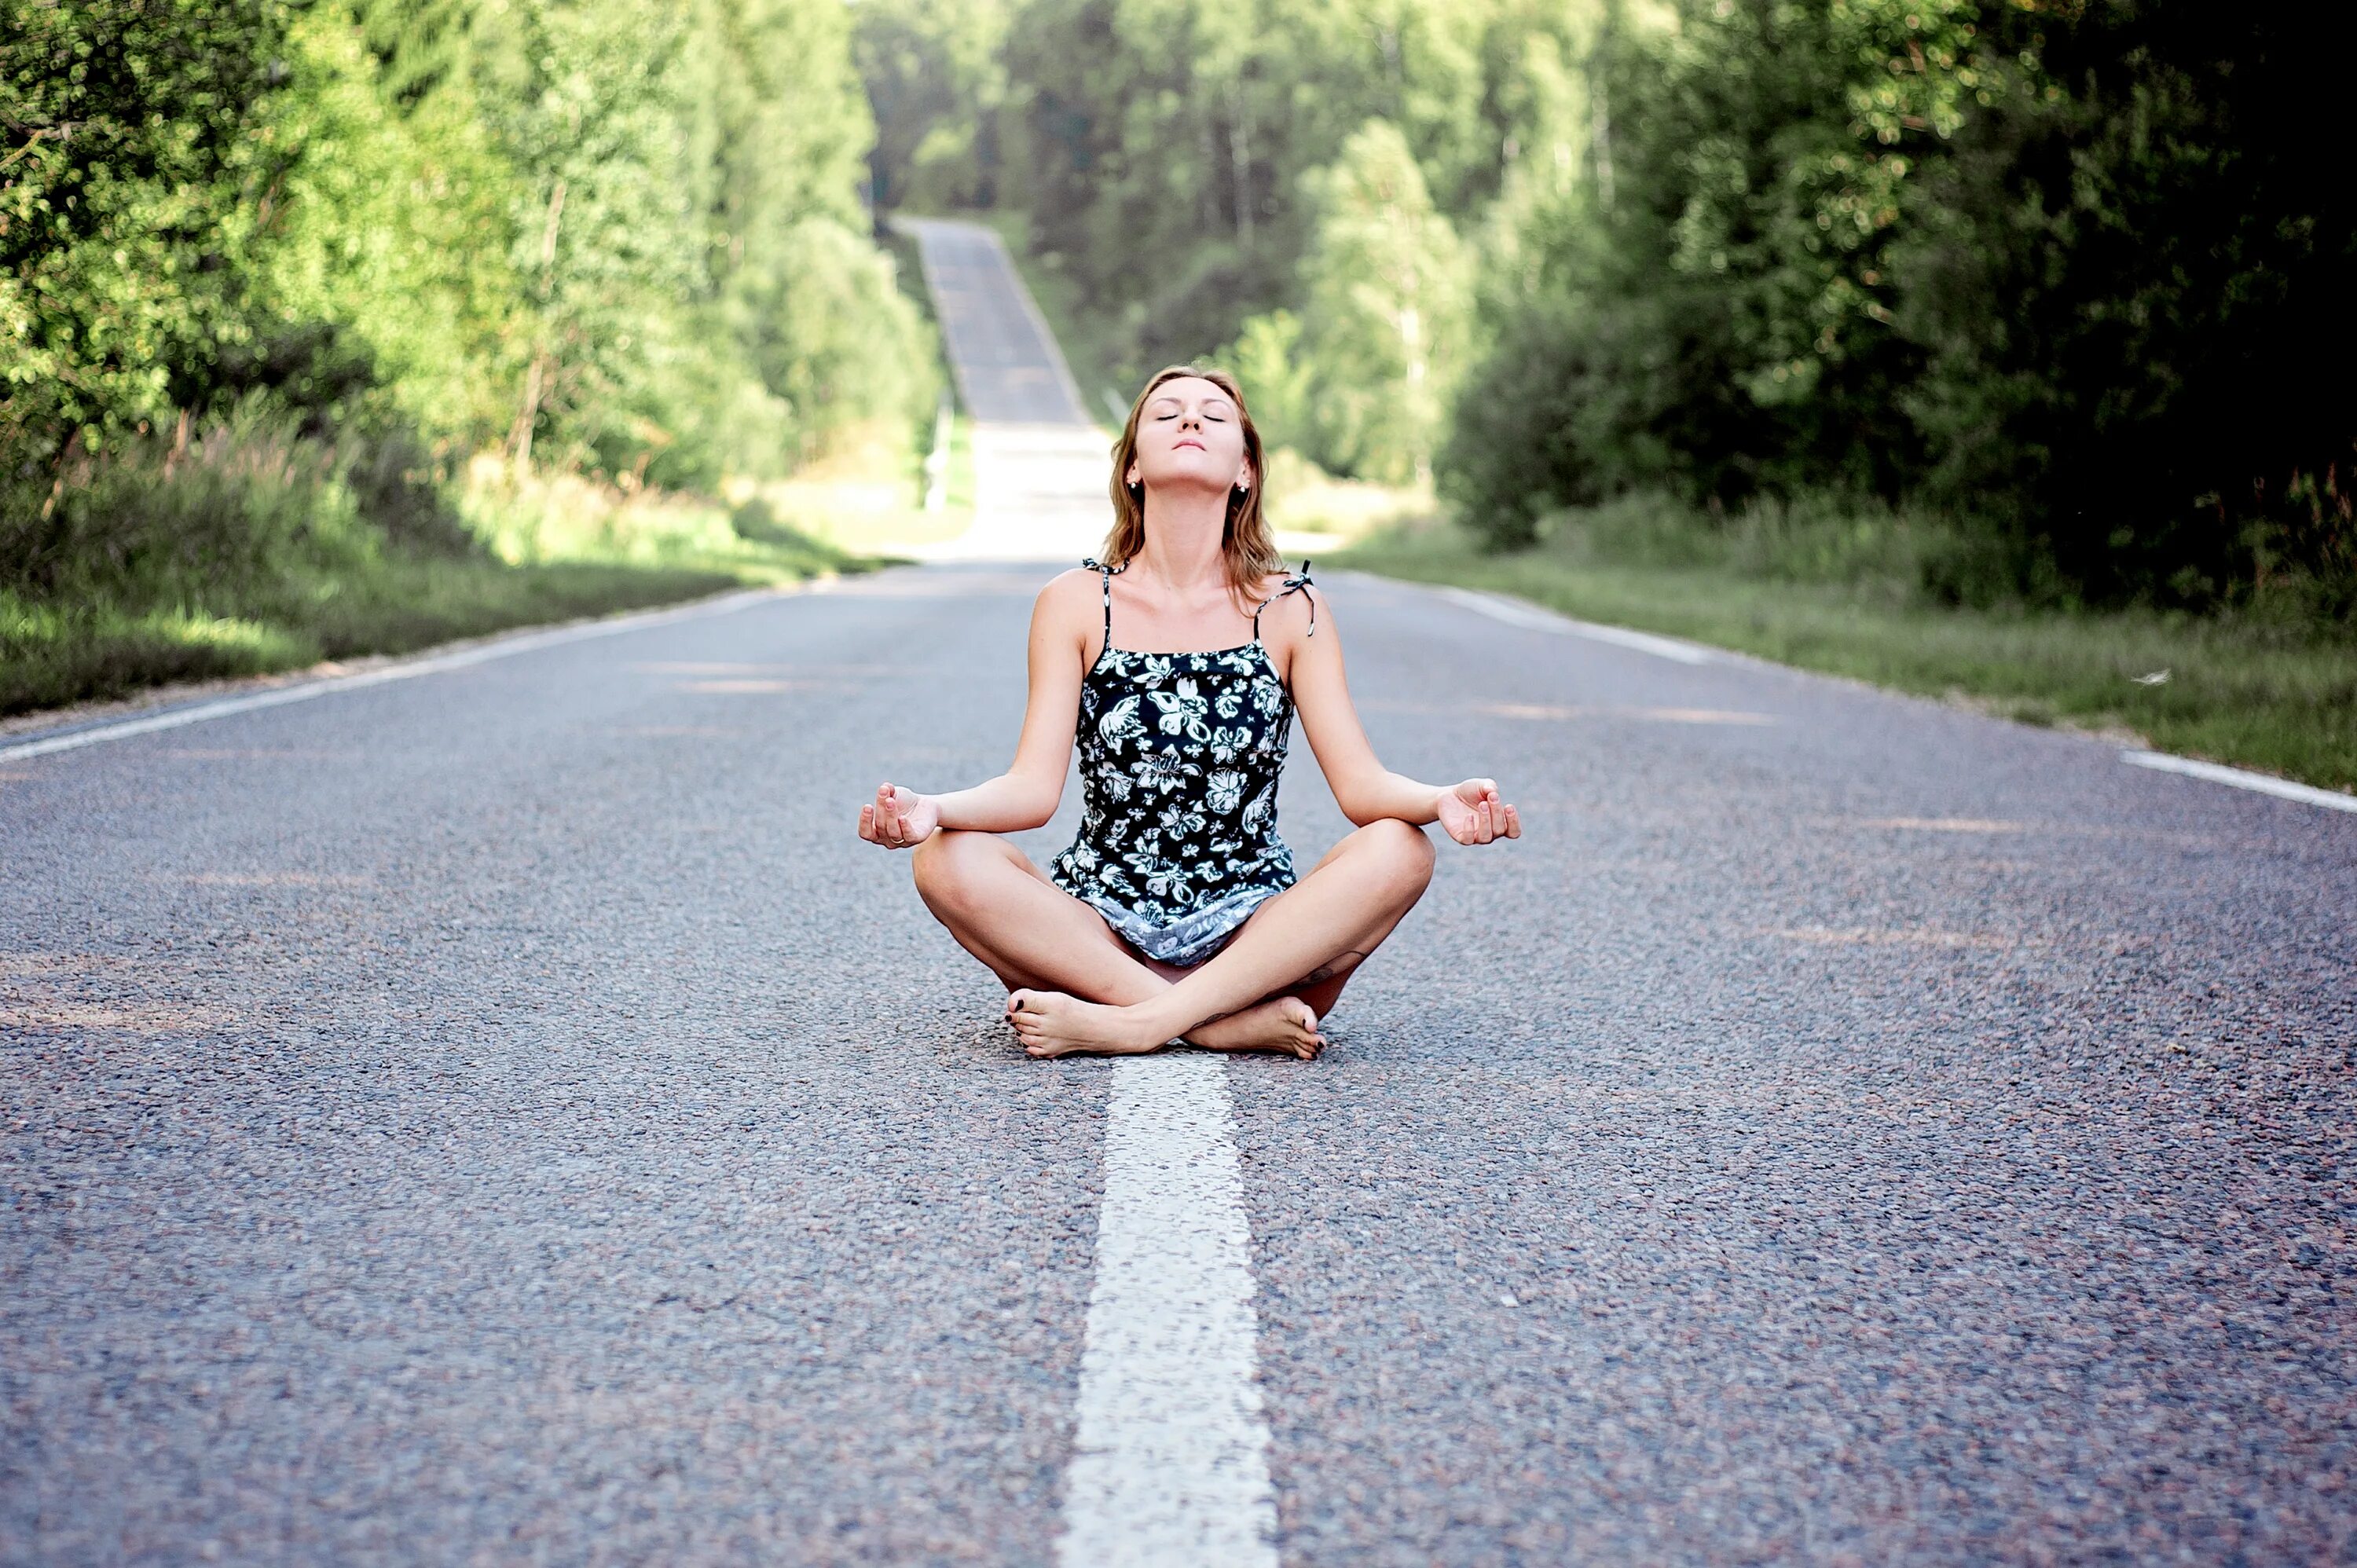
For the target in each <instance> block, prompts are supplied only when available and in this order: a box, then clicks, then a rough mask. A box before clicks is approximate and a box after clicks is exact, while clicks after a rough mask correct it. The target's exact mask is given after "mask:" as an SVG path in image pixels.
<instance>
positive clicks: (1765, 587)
mask: <svg viewBox="0 0 2357 1568" xmlns="http://www.w3.org/2000/svg"><path fill="white" fill-rule="evenodd" d="M1943 544H1944V542H1943V540H1942V539H1941V538H1940V536H1939V532H1938V530H1937V529H1936V528H1935V527H1932V526H1930V525H1925V524H1923V523H1921V522H1920V521H1918V522H1910V521H1909V520H1905V519H1894V518H1879V519H1878V518H1863V519H1860V518H1846V519H1844V518H1834V517H1829V516H1824V515H1822V514H1821V515H1818V516H1813V517H1811V516H1799V517H1794V516H1791V515H1781V516H1780V515H1772V514H1771V515H1769V516H1766V517H1760V516H1754V517H1750V518H1747V519H1741V520H1734V521H1731V522H1730V523H1727V524H1716V525H1714V524H1709V523H1706V522H1702V521H1699V520H1695V519H1694V518H1693V517H1692V515H1691V514H1688V513H1684V511H1683V509H1676V508H1674V507H1673V506H1672V505H1671V504H1670V503H1664V502H1661V501H1658V500H1648V499H1633V500H1629V501H1623V502H1618V503H1614V504H1613V505H1611V506H1609V507H1606V508H1601V509H1595V510H1587V511H1579V512H1572V513H1566V514H1565V515H1564V516H1562V517H1561V518H1558V519H1556V520H1554V523H1553V526H1552V527H1551V529H1549V530H1548V531H1547V532H1545V533H1544V534H1543V537H1542V539H1541V542H1539V543H1538V544H1536V545H1534V546H1532V547H1530V548H1527V549H1523V550H1519V551H1514V552H1511V553H1488V552H1485V551H1484V550H1483V549H1482V548H1481V547H1480V543H1479V542H1477V541H1476V540H1475V539H1474V538H1473V537H1472V536H1470V535H1469V534H1468V533H1466V532H1463V531H1461V530H1459V529H1458V528H1455V527H1453V526H1449V525H1448V524H1445V523H1431V522H1427V523H1425V524H1422V525H1417V526H1413V527H1404V528H1398V529H1394V530H1392V531H1390V532H1384V533H1381V534H1378V535H1376V536H1374V537H1372V538H1370V539H1369V540H1368V541H1367V542H1364V543H1362V544H1361V545H1360V546H1358V547H1357V548H1355V549H1353V550H1351V551H1349V552H1348V553H1345V554H1343V555H1341V556H1339V557H1337V558H1336V560H1335V564H1337V565H1346V566H1351V567H1354V568H1357V569H1359V570H1362V571H1368V572H1374V573H1379V574H1382V575H1387V576H1393V577H1400V578H1405V579H1409V580H1413V581H1418V582H1427V583H1447V584H1454V585H1460V586H1465V587H1472V588H1483V589H1490V590H1493V591H1497V592H1501V593H1508V594H1513V595H1516V596H1521V597H1523V598H1526V599H1529V600H1532V601H1534V602H1535V603H1538V604H1541V605H1544V606H1546V607H1549V608H1552V609H1555V610H1559V611H1562V612H1563V613H1565V614H1567V615H1571V616H1575V617H1577V618H1580V619H1583V620H1592V621H1599V622H1604V623H1607V624H1610V625H1615V626H1626V627H1634V628H1641V629H1643V630H1647V631H1655V632H1663V633H1667V634H1669V635H1672V636H1676V637H1684V638H1688V639H1693V640H1694V641H1696V642H1703V643H1709V644H1712V645H1715V646H1717V647H1721V648H1728V649H1734V650H1739V651H1741V652H1745V653H1751V654H1756V655H1759V656H1760V657H1761V658H1765V659H1770V660H1776V661H1778V662H1780V663H1785V664H1791V665H1794V666H1797V667H1799V668H1801V669H1804V670H1814V671H1824V672H1826V673H1829V674H1835V675H1844V676H1848V677H1851V678H1854V679H1857V680H1860V681H1867V682H1873V683H1876V684H1878V685H1883V686H1889V687H1895V688H1897V689H1898V690H1900V691H1904V692H1911V693H1921V694H1923V695H1928V696H1933V697H1939V698H1944V699H1947V700H1949V701H1953V702H1959V703H1966V704H1969V705H1971V706H1974V707H1976V708H1979V709H1981V710H1983V711H1986V712H1988V713H1992V714H1997V715H1999V716H2002V717H2006V718H2010V719H2015V720H2018V721H2020V722H2022V723H2027V724H2035V725H2069V726H2072V727H2074V728H2084V729H2091V730H2098V731H2112V732H2126V733H2130V734H2133V735H2135V736H2140V737H2142V738H2143V739H2144V740H2145V741H2146V742H2147V744H2149V745H2150V746H2154V747H2155V748H2157V749H2159V750H2163V751H2169V752H2176V753H2179V754H2181V755H2185V756H2190V757H2204V758H2208V759H2210V760H2212V761H2216V762H2222V763H2228V764H2232V765H2233V766H2237V767H2243V768H2258V769H2261V770H2264V771H2266V772H2270V773H2276V774H2279V775H2282V776H2284V777H2287V778H2290V779H2298V780H2300V781H2301V782H2303V783H2308V784H2314V785H2320V786H2323V787H2325V788H2327V789H2352V788H2357V636H2352V634H2351V632H2350V631H2349V629H2348V628H2341V627H2336V626H2334V625H2332V624H2331V623H2330V622H2325V621H2320V620H2319V619H2318V618H2315V617H2314V616H2312V615H2310V614H2308V613H2306V610H2305V607H2304V606H2302V605H2300V604H2298V603H2295V602H2292V601H2290V600H2288V599H2287V600H2285V601H2281V602H2277V603H2275V604H2270V605H2262V606H2260V607H2254V608H2247V609H2238V610H2233V611H2227V612H2222V613H2219V614H2215V615H2208V616H2195V615H2190V614H2185V613H2178V612H2160V611H2153V610H2141V609H2129V610H2107V611H2091V610H2085V609H2074V608H2061V607H2056V608H2046V607H2028V606H2024V605H2020V604H2011V605H2007V604H1994V605H1990V606H1987V607H1970V606H1959V605H1948V604H1942V603H1938V602H1935V601H1934V600H1933V599H1932V597H1931V596H1929V595H1928V594H1927V593H1926V591H1925V588H1924V582H1925V577H1926V571H1927V568H1929V569H1930V571H1931V575H1932V576H1933V577H1934V578H1936V577H1937V575H1938V570H1937V565H1936V564H1937V562H1938V561H1939V559H1940V558H1941V553H1942V550H1943ZM2164 671H2165V672H2166V679H2158V677H2159V676H2161V674H2162V672H2164Z"/></svg>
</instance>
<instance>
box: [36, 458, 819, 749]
mask: <svg viewBox="0 0 2357 1568" xmlns="http://www.w3.org/2000/svg"><path fill="white" fill-rule="evenodd" d="M44 478H48V483H47V484H46V485H44V484H40V483H38V482H30V481H21V482H20V483H19V484H18V485H16V487H14V488H12V489H8V490H5V491H0V714H8V713H17V712H22V711H25V710H27V709H31V708H39V707H48V706H54V705H57V704H59V703H70V702H76V701H81V700H84V699H90V698H101V697H113V696H120V695H123V694H124V693H128V692H132V691H135V690H136V689H138V688H140V687H142V686H146V685H151V684H154V683H156V682H166V681H179V680H193V679H202V678H210V677H218V676H231V675H250V674H257V673H261V672H264V671H274V670H284V669H288V668H293V667H296V666H300V665H304V664H308V663H311V662H315V661H317V660H322V659H343V658H350V657H353V656H356V655H361V654H369V653H392V652H403V651H407V650H412V649H415V648H419V647H424V646H426V645H428V644H431V643H434V642H437V641H443V640H447V639H450V638H453V637H463V636H470V635H478V634H481V633H485V632H490V631H494V630H498V629H500V628H506V627H511V626H517V625H524V624H530V623H533V622H536V621H545V620H551V619H562V618H571V617H576V616H582V615H590V614H597V613H602V612H605V611H609V610H616V609H625V608H634V607H642V606H647V605H653V604H662V603H667V602H671V601H674V600H678V599H682V598H688V597H693V596H697V595H699V594H705V593H711V592H716V591H718V590H720V589H723V588H726V587H730V586H733V585H738V584H742V583H748V582H777V581H782V580H787V579H791V578H792V577H796V576H803V575H811V574H813V573H816V572H821V571H827V570H837V569H845V568H848V567H853V566H856V564H858V563H857V562H856V561H855V560H854V559H853V558H850V557H847V556H845V555H844V554H843V553H841V552H839V551H836V550H834V548H832V547H831V546H828V545H826V544H823V543H821V542H817V541H815V540H813V539H811V538H808V537H806V536H804V535H802V534H801V533H799V532H794V531H792V530H791V529H789V528H786V527H784V526H783V525H782V524H779V523H776V522H775V521H771V522H770V526H769V527H768V529H767V531H766V532H762V531H759V530H757V531H756V534H757V536H753V537H748V534H747V533H746V532H743V531H741V530H740V529H739V528H738V527H737V525H736V523H735V521H732V518H731V515H730V512H729V510H728V509H726V507H723V506H721V505H720V504H718V503H716V502H712V501H705V500H697V499H686V498H680V497H673V496H663V495H657V494H653V493H651V492H647V491H644V490H631V489H623V488H619V487H615V486H610V485H597V484H594V483H591V482H588V481H585V480H581V479H578V478H562V479H553V480H543V479H539V478H534V477H533V476H531V475H529V474H510V473H507V472H506V471H505V470H504V469H500V467H498V466H497V465H492V466H491V467H490V468H484V467H476V468H474V469H472V470H470V471H469V473H468V474H467V475H465V476H452V475H449V474H447V473H443V472H441V471H439V470H438V469H437V468H436V466H435V463H434V461H433V459H432V456H431V455H430V454H427V453H425V452H423V451H421V450H419V449H417V448H416V447H415V446H414V445H411V444H408V443H406V442H404V441H403V440H401V439H400V438H398V437H397V436H395V437H386V438H382V439H379V440H373V441H365V442H364V441H361V440H359V439H356V438H353V437H350V436H347V437H345V438H343V439H342V440H341V441H339V442H338V443H336V444H334V445H329V444H325V443H322V442H319V441H316V440H310V439H307V438H305V437H303V436H302V435H299V434H298V433H296V431H294V430H292V429H290V428H289V427H287V426H286V425H285V424H283V423H273V422H272V421H270V420H268V419H265V418H259V417H238V418H232V419H230V420H226V421H223V422H221V424H217V425H214V426H212V427H210V428H208V429H205V430H203V431H200V432H191V431H189V430H188V429H187V428H186V427H185V426H184V427H182V429H181V430H179V431H178V432H176V433H175V434H174V435H172V436H171V437H169V438H159V439H157V440H155V441H153V442H149V443H146V444H144V445H139V446H132V447H130V448H127V449H124V450H122V451H119V452H114V453H110V454H108V455H106V456H103V457H87V456H86V457H82V458H81V459H80V460H78V461H76V462H74V463H72V464H70V466H69V467H67V468H66V469H64V470H63V471H62V472H60V473H59V474H58V475H56V476H54V477H53V478H51V477H47V476H45V477H44Z"/></svg>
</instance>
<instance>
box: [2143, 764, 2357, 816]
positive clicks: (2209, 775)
mask: <svg viewBox="0 0 2357 1568" xmlns="http://www.w3.org/2000/svg"><path fill="white" fill-rule="evenodd" d="M2120 760H2121V761H2122V762H2127V763H2133V764H2135V765H2136V767H2138V768H2153V769H2155V770H2156V771H2158V772H2161V773H2182V774H2184V775H2185V776H2186V777H2187V778H2189V779H2208V780H2210V782H2212V784H2232V785H2233V787H2234V788H2235V789H2255V790H2257V791H2258V792H2259V793H2260V794H2262V795H2278V796H2281V797H2282V798H2283V799H2285V800H2298V801H2302V802H2304V803H2306V804H2308V805H2310V806H2323V807H2325V808H2327V809H2328V810H2330V811H2357V795H2344V794H2342V793H2341V791H2340V790H2338V789H2318V788H2316V786H2314V785H2313V784H2295V783H2293V782H2292V781H2291V780H2290V779H2277V778H2276V777H2274V776H2273V775H2271V774H2266V773H2252V772H2248V771H2246V770H2245V769H2244V768H2224V767H2221V766H2220V765H2219V764H2217V763H2215V762H2196V761H2194V760H2193V759H2192V758H2191V757H2170V756H2169V755H2168V754H2167V753H2166V752H2159V751H2124V752H2122V753H2120Z"/></svg>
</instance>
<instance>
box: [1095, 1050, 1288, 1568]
mask: <svg viewBox="0 0 2357 1568" xmlns="http://www.w3.org/2000/svg"><path fill="white" fill-rule="evenodd" d="M1249 1239H1250V1230H1249V1226H1248V1224H1247V1221H1246V1219H1245V1217H1244V1205H1243V1164H1242V1162H1241V1160H1240V1159H1239V1158H1238V1156H1237V1154H1236V1143H1235V1111H1234V1105H1233V1102H1232V1101H1231V1100H1230V1098H1229V1094H1228V1080H1227V1064H1226V1063H1225V1062H1223V1061H1222V1060H1221V1059H1220V1058H1217V1057H1209V1056H1196V1055H1191V1054H1189V1055H1185V1056H1161V1057H1149V1058H1145V1059H1142V1060H1137V1061H1125V1062H1116V1063H1114V1068H1113V1103H1112V1107H1111V1110H1110V1112H1109V1114H1108V1116H1107V1121H1106V1127H1105V1169H1104V1208H1103V1213H1102V1214H1101V1215H1100V1216H1099V1218H1098V1220H1097V1272H1096V1283H1095V1285H1094V1288H1092V1290H1091V1291H1090V1293H1089V1316H1088V1332H1087V1338H1086V1340H1085V1342H1084V1344H1083V1347H1082V1352H1081V1397H1080V1412H1079V1422H1078V1431H1077V1432H1076V1434H1075V1435H1074V1440H1073V1453H1072V1462H1071V1467H1070V1468H1069V1469H1067V1470H1066V1472H1065V1475H1064V1533H1063V1535H1062V1537H1061V1538H1060V1540H1059V1541H1058V1542H1057V1549H1056V1557H1057V1561H1058V1562H1059V1563H1061V1564H1063V1565H1064V1568H1105V1565H1108V1564H1121V1565H1123V1568H1200V1565H1201V1564H1205V1563H1219V1564H1221V1565H1222V1568H1276V1562H1277V1556H1276V1546H1275V1535H1276V1502H1275V1494H1274V1492H1273V1491H1272V1489H1271V1487H1270V1484H1269V1477H1268V1441H1269V1439H1268V1423H1267V1420H1266V1419H1265V1417H1264V1415H1263V1414H1262V1412H1261V1397H1260V1388H1259V1384H1258V1382H1257V1380H1256V1371H1255V1368H1256V1364H1257V1340H1258V1337H1259V1331H1260V1329H1259V1317H1258V1315H1257V1314H1256V1313H1255V1311H1254V1307H1253V1277H1252V1263H1251V1258H1250V1254H1249V1251H1248V1245H1249Z"/></svg>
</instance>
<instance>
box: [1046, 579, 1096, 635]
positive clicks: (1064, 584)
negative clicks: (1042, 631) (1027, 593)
mask: <svg viewBox="0 0 2357 1568" xmlns="http://www.w3.org/2000/svg"><path fill="white" fill-rule="evenodd" d="M1103 596H1104V589H1103V578H1102V577H1100V576H1099V575H1097V573H1096V572H1095V571H1094V570H1092V568H1090V567H1086V566H1074V567H1072V568H1071V570H1070V571H1065V572H1059V573H1057V574H1056V575H1054V576H1052V577H1050V578H1049V579H1048V581H1047V582H1046V584H1044V585H1042V586H1041V587H1040V589H1039V596H1038V597H1036V598H1034V599H1033V600H1032V601H1031V615H1032V620H1033V622H1034V624H1035V625H1040V626H1053V627H1058V628H1062V629H1064V630H1067V631H1071V632H1072V633H1073V634H1075V635H1077V634H1079V633H1080V632H1082V631H1088V632H1094V631H1095V630H1096V628H1097V623H1098V620H1099V614H1100V607H1101V605H1102V603H1103Z"/></svg>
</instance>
